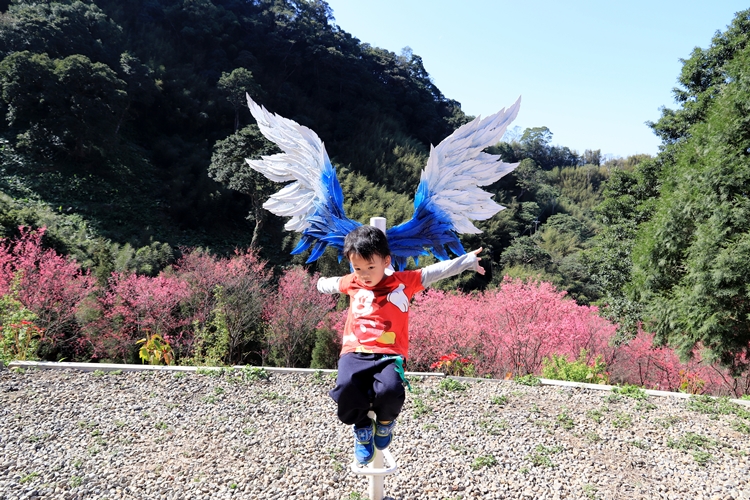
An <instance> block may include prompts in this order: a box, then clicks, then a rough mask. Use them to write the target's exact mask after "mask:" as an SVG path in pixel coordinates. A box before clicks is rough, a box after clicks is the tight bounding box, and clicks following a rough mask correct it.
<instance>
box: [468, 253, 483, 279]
mask: <svg viewBox="0 0 750 500" xmlns="http://www.w3.org/2000/svg"><path fill="white" fill-rule="evenodd" d="M481 252H482V247H479V248H477V249H476V250H473V251H472V252H471V253H473V254H474V255H476V256H477V261H479V260H482V258H481V257H480V256H479V254H480V253H481ZM476 271H477V272H478V273H479V274H482V275H484V268H483V267H482V266H480V265H479V264H477V269H476Z"/></svg>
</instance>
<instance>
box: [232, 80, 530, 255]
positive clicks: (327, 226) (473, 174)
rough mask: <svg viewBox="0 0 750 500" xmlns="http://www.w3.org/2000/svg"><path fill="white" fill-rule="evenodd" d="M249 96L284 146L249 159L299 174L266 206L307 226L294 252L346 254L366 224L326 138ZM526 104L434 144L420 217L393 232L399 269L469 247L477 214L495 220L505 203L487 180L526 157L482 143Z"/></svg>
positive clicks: (263, 167)
mask: <svg viewBox="0 0 750 500" xmlns="http://www.w3.org/2000/svg"><path fill="white" fill-rule="evenodd" d="M247 103H248V106H249V108H250V112H251V113H252V115H253V117H254V118H255V119H256V121H257V122H258V127H259V128H260V131H261V133H263V135H264V136H266V138H267V139H268V140H270V141H272V142H274V143H276V144H277V145H278V146H279V147H280V148H281V150H282V151H283V153H279V154H277V155H273V156H264V157H262V159H261V160H246V161H247V163H248V165H250V167H251V168H253V169H255V170H257V171H258V172H260V173H262V174H263V175H265V176H266V177H267V178H268V179H270V180H272V181H276V182H287V181H294V182H292V183H291V184H288V185H286V186H285V187H284V188H283V189H281V190H280V191H279V192H277V193H275V194H274V195H272V196H271V197H270V198H269V199H268V201H266V203H264V204H263V207H264V208H266V209H267V210H269V211H270V212H272V213H274V214H276V215H279V216H286V217H291V219H290V220H289V221H288V222H287V223H286V225H285V226H284V227H285V228H286V229H287V230H294V231H298V232H300V233H302V238H301V239H300V242H299V244H298V245H297V247H296V248H295V249H294V250H292V254H298V253H301V252H303V251H304V250H306V249H308V248H309V247H310V246H311V245H312V246H313V249H312V251H311V253H310V257H309V258H308V259H307V262H313V261H314V260H316V259H318V257H320V256H321V255H322V254H323V251H324V250H325V248H326V246H328V245H331V246H333V247H335V248H336V249H337V250H338V253H339V258H341V253H342V250H343V247H344V238H345V237H346V235H347V234H348V233H349V232H350V231H351V230H353V229H354V228H356V227H357V226H360V225H361V224H360V223H359V222H356V221H353V220H350V219H348V218H347V217H346V214H345V213H344V207H343V193H342V192H341V185H340V184H339V181H338V179H337V178H336V170H335V169H334V168H333V166H332V165H331V161H330V160H329V158H328V153H326V150H325V147H324V146H323V143H322V141H321V140H320V138H319V137H318V136H317V135H316V134H315V132H313V131H312V130H310V129H309V128H307V127H304V126H302V125H299V124H298V123H296V122H294V121H292V120H289V119H287V118H283V117H281V116H278V115H276V114H271V113H269V112H268V111H267V110H266V109H265V108H264V107H262V106H259V105H258V104H256V103H255V102H254V101H253V100H252V99H251V98H250V96H249V95H248V96H247ZM520 105H521V98H520V97H519V98H518V100H517V101H516V102H515V104H513V105H512V106H511V107H510V108H508V109H507V110H506V109H502V110H500V111H499V112H498V113H495V114H494V115H491V116H488V117H487V118H484V119H481V117H478V118H476V119H475V120H473V121H471V122H470V123H467V124H466V125H463V126H461V127H459V128H458V129H457V130H456V131H455V132H453V134H451V135H450V136H448V137H446V138H445V139H444V140H443V141H442V142H441V143H440V144H439V145H438V146H437V147H432V148H431V149H430V157H429V159H428V161H427V167H426V168H425V170H424V171H422V176H421V180H420V183H419V186H418V187H417V194H416V197H415V198H414V216H413V217H412V218H411V220H409V221H407V222H405V223H403V224H400V225H398V226H395V227H392V228H390V229H388V230H387V231H386V236H387V237H388V242H389V245H390V248H391V253H392V260H393V262H394V265H395V266H396V267H397V268H403V267H405V265H406V259H408V258H409V257H414V258H415V259H418V258H419V256H422V255H428V254H429V253H430V252H432V253H433V254H434V255H435V257H437V258H438V259H440V260H444V259H447V258H448V253H447V251H446V249H447V250H450V251H451V252H453V253H454V254H456V255H462V254H464V253H465V250H464V248H463V246H462V245H461V242H460V241H459V239H458V235H459V234H461V233H480V232H481V231H480V230H479V229H477V228H476V227H475V226H474V224H472V223H471V221H472V220H486V219H489V218H490V217H492V216H493V215H495V214H496V213H497V212H499V211H500V210H502V209H503V208H505V207H503V206H501V205H498V204H497V203H495V202H494V201H493V200H492V199H491V196H492V195H491V194H490V193H488V192H486V191H484V190H482V189H480V188H479V186H487V185H489V184H492V183H493V182H495V181H497V180H498V179H500V177H502V176H504V175H505V174H507V173H509V172H510V171H512V170H513V169H514V168H515V167H516V166H517V165H518V164H517V163H512V164H511V163H503V162H501V161H499V158H498V157H497V156H495V155H490V154H487V153H483V152H482V150H483V149H485V148H487V147H488V146H491V145H493V144H496V143H497V142H499V141H500V139H501V138H502V136H503V134H504V133H505V130H506V129H507V128H508V125H509V124H510V123H511V122H512V121H513V120H514V119H515V118H516V115H517V114H518V109H519V107H520Z"/></svg>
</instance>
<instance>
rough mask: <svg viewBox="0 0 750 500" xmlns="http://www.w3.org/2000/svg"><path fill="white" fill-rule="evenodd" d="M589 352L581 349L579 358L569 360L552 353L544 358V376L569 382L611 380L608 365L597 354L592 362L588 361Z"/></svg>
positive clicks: (600, 382)
mask: <svg viewBox="0 0 750 500" xmlns="http://www.w3.org/2000/svg"><path fill="white" fill-rule="evenodd" d="M587 355H588V352H587V351H586V350H585V349H581V353H580V354H579V355H578V359H576V360H575V361H568V358H566V357H565V356H563V355H559V356H558V355H557V354H552V356H551V357H549V358H544V359H543V360H542V377H544V378H549V379H553V380H567V381H569V382H588V383H592V384H606V383H607V382H608V381H609V377H608V375H607V365H605V364H604V362H603V361H602V357H601V356H597V357H596V359H595V360H594V362H593V363H592V364H589V363H588V362H587V361H586V358H587Z"/></svg>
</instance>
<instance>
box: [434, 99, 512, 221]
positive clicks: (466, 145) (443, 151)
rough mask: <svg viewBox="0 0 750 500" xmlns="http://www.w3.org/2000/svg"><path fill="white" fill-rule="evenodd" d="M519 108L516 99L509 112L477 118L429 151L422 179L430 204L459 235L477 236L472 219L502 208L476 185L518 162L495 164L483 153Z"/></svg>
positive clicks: (489, 181)
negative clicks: (439, 210) (427, 191)
mask: <svg viewBox="0 0 750 500" xmlns="http://www.w3.org/2000/svg"><path fill="white" fill-rule="evenodd" d="M520 106H521V98H520V97H519V98H518V100H517V101H516V102H515V103H514V104H513V105H512V106H511V107H509V108H508V109H501V110H500V111H498V112H497V113H495V114H494V115H491V116H488V117H487V118H484V119H482V118H481V117H477V118H476V119H474V120H473V121H471V122H469V123H467V124H466V125H463V126H461V127H460V128H458V129H457V130H456V131H455V132H453V133H452V134H451V135H449V136H448V137H446V138H445V139H444V140H443V141H442V142H441V143H440V144H438V146H437V147H433V148H431V149H430V158H429V159H428V160H427V167H426V168H425V170H424V171H422V180H423V181H424V180H426V181H427V186H428V190H429V193H430V194H431V198H432V202H433V203H435V204H436V205H437V206H439V207H440V208H441V209H443V210H444V211H445V212H447V213H448V214H449V216H450V217H451V221H452V222H453V226H454V227H455V230H456V231H457V232H458V233H474V234H476V233H480V232H481V231H480V230H479V229H477V228H476V226H474V224H472V223H471V220H486V219H489V218H490V217H492V216H493V215H495V214H496V213H497V212H499V211H500V210H502V209H504V208H505V207H503V206H501V205H499V204H497V203H495V202H494V201H493V200H492V199H491V196H492V195H491V194H490V193H488V192H487V191H484V190H482V189H480V188H479V186H488V185H490V184H492V183H493V182H495V181H497V180H498V179H500V178H501V177H502V176H504V175H505V174H507V173H509V172H510V171H512V170H513V169H514V168H516V166H518V163H504V162H501V161H498V160H499V158H498V157H497V156H495V155H490V154H487V153H483V152H482V150H483V149H485V148H487V147H488V146H492V145H494V144H497V143H498V142H499V141H500V139H501V138H502V137H503V134H505V130H506V129H507V128H508V125H510V123H511V122H512V121H513V120H514V119H515V118H516V115H517V114H518V110H519V108H520Z"/></svg>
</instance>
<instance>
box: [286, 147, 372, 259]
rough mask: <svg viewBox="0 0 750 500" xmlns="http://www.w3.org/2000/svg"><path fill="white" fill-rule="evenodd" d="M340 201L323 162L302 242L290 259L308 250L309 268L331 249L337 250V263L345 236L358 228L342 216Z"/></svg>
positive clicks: (333, 173)
mask: <svg viewBox="0 0 750 500" xmlns="http://www.w3.org/2000/svg"><path fill="white" fill-rule="evenodd" d="M343 200H344V194H343V192H342V191H341V184H339V180H338V178H337V177H336V169H335V168H333V166H332V165H331V164H330V162H328V161H326V162H325V168H324V169H323V171H322V173H321V176H320V180H319V184H318V186H317V189H316V190H315V199H314V201H313V206H314V208H315V210H314V211H313V213H312V214H311V215H309V216H308V217H307V222H308V223H309V226H308V227H306V228H305V229H304V230H303V231H302V238H301V239H300V241H299V243H298V244H297V246H296V247H295V248H294V250H292V254H293V255H296V254H299V253H302V252H304V251H305V250H307V249H308V248H310V247H311V246H312V251H311V253H310V257H309V258H308V259H307V263H308V264H309V263H310V262H314V261H316V260H318V258H320V256H321V255H323V252H325V249H326V247H328V246H332V247H334V248H335V249H336V250H337V252H338V256H339V260H341V258H342V257H343V249H344V238H346V235H347V234H349V232H351V231H352V230H354V229H355V228H357V227H358V226H361V224H360V223H359V222H357V221H353V220H351V219H349V218H348V217H347V216H346V214H345V213H344V204H343Z"/></svg>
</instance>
